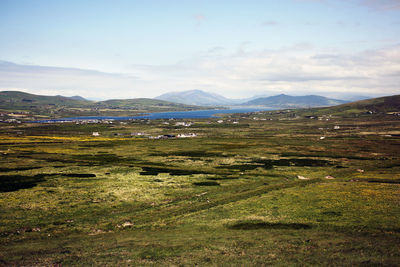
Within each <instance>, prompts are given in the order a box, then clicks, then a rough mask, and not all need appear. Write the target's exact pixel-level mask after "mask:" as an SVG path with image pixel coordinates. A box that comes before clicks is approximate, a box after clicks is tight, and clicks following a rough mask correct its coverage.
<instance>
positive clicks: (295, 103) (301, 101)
mask: <svg viewBox="0 0 400 267" xmlns="http://www.w3.org/2000/svg"><path fill="white" fill-rule="evenodd" d="M344 103H347V101H344V100H338V99H332V98H327V97H323V96H318V95H306V96H290V95H285V94H280V95H276V96H270V97H261V98H257V99H254V100H251V101H248V102H246V103H243V105H249V106H267V107H271V108H307V107H324V106H335V105H340V104H344Z"/></svg>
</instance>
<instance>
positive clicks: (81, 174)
mask: <svg viewBox="0 0 400 267" xmlns="http://www.w3.org/2000/svg"><path fill="white" fill-rule="evenodd" d="M60 175H61V176H64V177H78V178H92V177H96V174H93V173H62V174H60Z"/></svg>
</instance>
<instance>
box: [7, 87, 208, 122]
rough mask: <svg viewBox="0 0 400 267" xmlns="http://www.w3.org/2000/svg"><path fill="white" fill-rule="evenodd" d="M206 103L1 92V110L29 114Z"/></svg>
mask: <svg viewBox="0 0 400 267" xmlns="http://www.w3.org/2000/svg"><path fill="white" fill-rule="evenodd" d="M199 109H205V107H201V106H195V105H185V104H179V103H172V102H168V101H163V100H155V99H148V98H137V99H114V100H106V101H98V102H94V101H89V100H86V99H84V98H82V97H79V96H74V97H65V96H44V95H34V94H29V93H25V92H19V91H2V92H0V110H1V111H2V112H4V113H22V114H26V116H27V117H28V115H29V117H35V116H36V117H37V116H40V117H49V118H60V117H67V116H131V115H132V116H133V115H137V114H139V113H144V112H163V111H185V110H199Z"/></svg>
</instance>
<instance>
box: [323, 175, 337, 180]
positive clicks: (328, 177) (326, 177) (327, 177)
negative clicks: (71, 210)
mask: <svg viewBox="0 0 400 267" xmlns="http://www.w3.org/2000/svg"><path fill="white" fill-rule="evenodd" d="M325 179H335V177H333V176H330V175H327V176H325Z"/></svg>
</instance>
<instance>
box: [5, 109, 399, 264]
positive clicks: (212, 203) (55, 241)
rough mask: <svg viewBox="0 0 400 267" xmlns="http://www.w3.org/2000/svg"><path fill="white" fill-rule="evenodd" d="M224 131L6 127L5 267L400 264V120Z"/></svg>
mask: <svg viewBox="0 0 400 267" xmlns="http://www.w3.org/2000/svg"><path fill="white" fill-rule="evenodd" d="M223 120H224V122H223V123H217V119H208V120H191V121H192V122H193V125H192V126H190V127H184V126H174V125H175V122H174V121H163V120H156V121H132V122H128V123H126V124H119V123H114V124H107V125H105V124H104V125H103V124H87V125H75V124H20V125H12V124H3V125H1V126H0V153H1V157H0V172H1V175H0V211H1V212H0V266H13V265H17V266H51V265H57V264H61V265H63V266H88V265H98V266H138V265H139V266H165V265H167V266H194V265H200V266H238V265H239V266H270V265H278V266H284V265H290V266H304V265H314V266H315V265H318V266H326V265H329V266H348V265H356V266H361V265H362V266H377V265H383V266H398V265H400V205H399V203H400V153H399V152H400V118H399V116H396V115H378V114H369V115H359V116H358V115H357V116H353V117H351V116H348V117H347V118H339V117H337V118H335V117H329V116H327V117H324V118H323V119H322V118H321V120H318V119H309V118H304V117H302V116H299V115H298V114H295V113H294V112H287V113H285V112H283V113H278V112H272V113H268V112H264V113H256V114H250V115H235V116H232V117H225V118H224V119H223ZM234 122H235V123H234ZM236 122H238V123H236ZM167 123H168V124H167ZM335 126H336V127H335ZM338 126H339V127H338ZM92 132H99V133H100V136H98V137H95V136H92ZM139 132H140V133H143V134H142V135H139V136H138V135H135V133H139ZM180 133H196V134H197V137H194V138H173V139H150V138H149V136H158V135H163V134H170V135H177V134H180Z"/></svg>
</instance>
